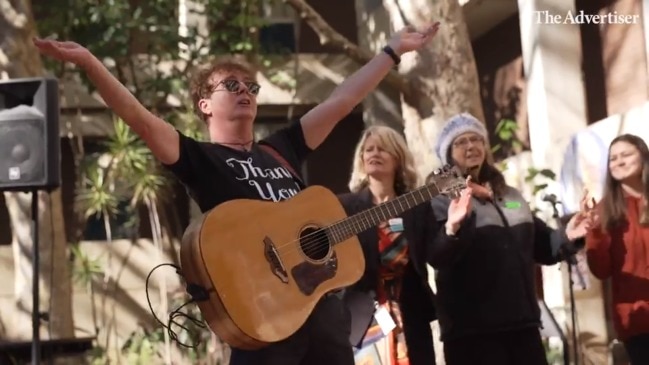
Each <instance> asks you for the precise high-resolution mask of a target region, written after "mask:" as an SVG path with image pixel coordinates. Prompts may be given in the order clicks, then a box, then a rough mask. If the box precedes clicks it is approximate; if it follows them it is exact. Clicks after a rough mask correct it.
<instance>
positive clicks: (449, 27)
mask: <svg viewBox="0 0 649 365" xmlns="http://www.w3.org/2000/svg"><path fill="white" fill-rule="evenodd" d="M361 2H362V1H361ZM384 4H385V11H386V12H387V14H388V19H390V21H391V23H392V26H393V29H395V30H398V29H401V28H403V27H404V26H406V25H412V26H414V27H416V28H421V27H423V26H425V25H426V24H427V23H429V22H431V21H439V22H441V26H440V29H439V31H438V33H437V35H436V36H435V39H433V41H432V42H431V44H430V45H429V46H427V47H425V48H423V49H422V50H420V51H419V52H418V53H416V54H414V53H410V54H407V55H404V56H403V57H402V61H401V65H400V72H401V73H402V74H403V76H404V77H405V78H406V79H407V80H408V82H409V83H411V84H419V85H425V86H426V87H427V88H428V89H429V91H430V92H422V91H419V90H416V91H415V92H413V96H412V97H411V98H408V97H404V96H402V98H401V99H402V100H401V109H402V117H403V125H404V133H405V135H406V139H407V141H408V145H409V147H410V150H411V151H412V152H413V154H414V157H415V165H416V166H417V169H418V172H419V173H420V175H421V176H426V175H427V174H428V173H429V172H430V171H431V170H433V169H434V168H435V167H437V166H439V163H440V162H439V159H438V158H437V156H436V155H435V153H434V147H435V141H436V139H437V136H438V134H439V132H440V129H441V127H442V126H443V124H444V122H445V121H446V120H447V119H448V118H449V117H451V116H453V115H455V114H457V113H462V112H469V113H471V114H473V115H474V116H476V117H477V118H478V119H479V120H481V121H484V112H483V110H482V102H481V99H480V89H479V83H478V71H477V68H476V65H475V59H474V56H473V49H472V47H471V40H470V38H469V31H468V28H467V26H466V24H465V22H464V15H463V14H462V8H461V6H460V5H459V3H458V1H457V0H444V1H441V0H440V1H429V0H408V1H406V0H386V1H384ZM363 24H368V22H362V23H360V24H359V26H363Z"/></svg>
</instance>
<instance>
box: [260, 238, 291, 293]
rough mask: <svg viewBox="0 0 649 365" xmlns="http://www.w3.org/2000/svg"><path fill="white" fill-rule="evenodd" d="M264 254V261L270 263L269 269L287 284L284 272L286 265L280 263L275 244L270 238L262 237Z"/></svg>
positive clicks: (286, 276)
mask: <svg viewBox="0 0 649 365" xmlns="http://www.w3.org/2000/svg"><path fill="white" fill-rule="evenodd" d="M264 256H266V261H268V263H269V264H270V270H271V271H272V272H273V274H275V276H277V277H278V278H279V280H281V281H282V283H284V284H288V273H287V272H286V267H284V264H283V263H282V260H281V259H280V258H279V253H278V252H277V248H275V244H274V243H273V241H271V239H270V238H268V237H264Z"/></svg>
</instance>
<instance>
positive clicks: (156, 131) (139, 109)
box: [34, 39, 180, 164]
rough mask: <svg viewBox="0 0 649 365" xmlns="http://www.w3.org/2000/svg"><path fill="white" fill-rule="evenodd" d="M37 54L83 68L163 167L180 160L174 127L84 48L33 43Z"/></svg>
mask: <svg viewBox="0 0 649 365" xmlns="http://www.w3.org/2000/svg"><path fill="white" fill-rule="evenodd" d="M34 45H35V46H36V47H37V48H38V49H39V51H40V52H41V53H42V54H44V55H47V56H49V57H52V58H55V59H57V60H60V61H67V62H71V63H74V64H75V65H77V66H79V67H80V68H82V69H83V70H84V71H85V72H86V74H87V75H88V78H89V79H90V81H91V82H92V84H93V85H94V86H95V88H96V89H97V91H98V92H99V95H101V97H102V99H103V100H104V102H105V103H106V104H107V105H108V107H109V108H110V109H112V110H113V112H114V113H115V114H117V115H118V116H119V117H120V118H121V119H123V120H124V122H125V123H126V124H128V125H129V126H130V127H131V129H133V131H134V132H135V133H136V134H137V135H138V136H140V138H142V140H144V142H145V143H146V144H147V146H148V147H149V149H151V152H152V153H153V155H154V156H155V157H156V158H157V159H158V160H159V161H160V162H162V163H164V164H172V163H174V162H176V161H177V160H178V158H179V156H180V151H179V141H178V138H179V137H178V133H177V132H176V130H175V129H174V128H173V126H172V125H171V124H169V123H167V122H165V121H164V120H162V119H160V118H158V117H157V116H155V115H154V114H153V113H151V112H150V111H148V110H147V109H146V108H145V107H144V106H143V105H142V104H141V103H140V102H139V101H138V100H137V99H136V98H135V96H133V94H132V93H131V92H130V91H129V90H128V89H127V88H126V87H125V86H124V85H122V84H121V83H120V82H119V80H117V79H116V78H115V77H114V76H113V75H112V74H111V73H110V71H108V69H107V68H106V67H105V66H104V65H103V64H102V63H101V61H99V60H98V59H97V57H95V56H94V55H93V54H92V53H91V52H90V51H88V50H87V49H86V48H85V47H83V46H81V45H79V44H77V43H74V42H58V41H53V40H41V39H34Z"/></svg>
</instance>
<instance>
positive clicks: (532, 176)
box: [491, 119, 557, 212]
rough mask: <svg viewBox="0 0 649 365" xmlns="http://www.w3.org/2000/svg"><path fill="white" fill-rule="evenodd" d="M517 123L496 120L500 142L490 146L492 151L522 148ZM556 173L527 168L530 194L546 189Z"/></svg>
mask: <svg viewBox="0 0 649 365" xmlns="http://www.w3.org/2000/svg"><path fill="white" fill-rule="evenodd" d="M517 131H518V123H516V121H515V120H511V119H502V120H501V121H500V122H498V125H497V126H496V136H497V137H498V139H499V140H500V143H498V144H495V145H494V147H493V148H492V150H491V151H492V153H496V152H497V151H501V150H507V151H508V153H509V154H510V155H511V154H512V153H514V151H521V150H522V148H523V143H522V142H521V140H520V139H519V138H518V136H517ZM499 167H500V169H501V170H504V169H505V166H504V165H503V164H501V166H499ZM556 178H557V176H556V174H555V173H554V171H552V170H550V169H541V170H539V169H537V168H534V167H530V168H529V169H527V174H526V175H525V182H526V183H527V184H530V186H531V188H532V195H533V196H538V194H541V193H542V192H543V191H545V189H547V188H548V187H549V186H550V184H551V183H552V182H554V181H556ZM534 211H535V212H536V211H538V209H537V208H534Z"/></svg>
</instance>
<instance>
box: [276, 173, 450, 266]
mask: <svg viewBox="0 0 649 365" xmlns="http://www.w3.org/2000/svg"><path fill="white" fill-rule="evenodd" d="M429 186H435V187H436V189H437V191H440V190H439V188H438V187H437V184H436V183H435V182H434V181H433V182H431V183H429V184H426V185H425V186H423V187H421V188H419V189H417V190H414V191H412V192H413V193H414V192H415V191H419V193H420V194H422V192H421V189H423V188H425V187H429ZM429 194H430V193H429ZM422 197H423V195H422ZM431 198H432V196H431ZM391 202H392V203H394V200H393V201H391ZM378 208H379V206H375V207H373V208H370V209H369V210H368V211H371V210H375V209H378ZM402 208H403V206H402ZM383 218H384V220H385V219H388V217H386V216H385V215H383ZM345 219H348V217H345V218H343V219H339V220H338V221H336V222H334V223H331V224H329V225H327V226H324V227H321V228H319V229H317V230H316V231H315V232H312V233H309V234H306V235H304V236H302V237H298V238H296V239H294V240H291V241H289V242H286V243H284V244H281V245H278V246H277V247H276V249H277V252H278V254H282V253H286V254H288V253H291V252H298V253H299V252H300V250H301V251H302V252H305V251H308V250H312V249H313V250H316V249H319V248H320V247H324V246H327V245H329V242H330V241H332V238H334V237H330V234H329V233H336V232H335V231H334V230H333V229H334V226H336V225H337V224H340V223H341V222H342V221H343V220H345ZM361 221H362V222H363V226H364V225H365V223H370V221H369V218H364V217H363V216H361ZM322 233H324V237H318V238H317V239H315V240H313V241H311V242H308V243H307V244H305V245H304V246H301V245H300V244H299V243H300V241H302V240H304V239H309V238H312V237H313V236H315V235H319V234H320V235H322ZM338 233H342V232H338ZM350 236H351V235H350ZM287 246H290V247H287ZM287 250H288V252H286V251H287Z"/></svg>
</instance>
